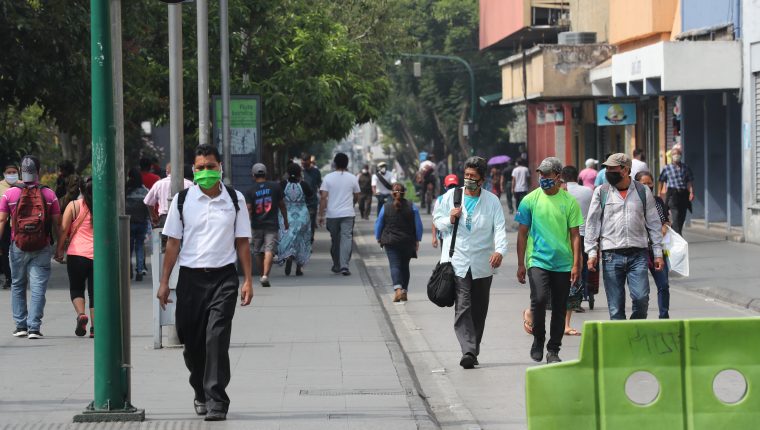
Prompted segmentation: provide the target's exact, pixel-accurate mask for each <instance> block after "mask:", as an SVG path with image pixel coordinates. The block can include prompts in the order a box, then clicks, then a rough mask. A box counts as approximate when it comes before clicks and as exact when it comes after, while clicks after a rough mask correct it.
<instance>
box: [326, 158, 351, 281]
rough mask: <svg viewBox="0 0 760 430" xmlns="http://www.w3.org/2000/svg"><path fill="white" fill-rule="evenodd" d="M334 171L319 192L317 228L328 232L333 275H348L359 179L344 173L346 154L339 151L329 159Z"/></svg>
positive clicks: (346, 160) (346, 165) (346, 166)
mask: <svg viewBox="0 0 760 430" xmlns="http://www.w3.org/2000/svg"><path fill="white" fill-rule="evenodd" d="M333 162H334V163H335V171H334V172H332V173H330V174H328V175H327V176H325V178H324V180H323V181H322V186H321V187H320V189H319V191H320V194H321V199H320V201H319V225H320V226H322V225H325V219H326V220H327V231H329V232H330V240H331V241H332V244H331V246H330V256H332V261H333V266H332V272H333V273H342V274H343V276H349V275H351V272H350V271H349V270H348V263H349V262H350V261H351V247H352V246H353V240H354V220H355V218H356V214H355V213H354V205H355V204H356V202H357V201H358V200H359V192H360V191H361V190H360V188H359V180H358V179H357V178H356V176H354V175H352V174H351V173H349V172H348V171H347V169H348V155H346V154H344V153H342V152H339V153H337V154H335V158H334V159H333Z"/></svg>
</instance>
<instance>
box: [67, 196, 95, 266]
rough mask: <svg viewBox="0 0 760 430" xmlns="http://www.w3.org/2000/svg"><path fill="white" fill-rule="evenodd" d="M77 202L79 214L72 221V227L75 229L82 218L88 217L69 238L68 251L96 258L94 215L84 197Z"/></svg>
mask: <svg viewBox="0 0 760 430" xmlns="http://www.w3.org/2000/svg"><path fill="white" fill-rule="evenodd" d="M76 202H77V203H78V204H77V206H79V215H78V216H77V217H76V218H75V219H74V220H72V221H71V228H72V229H74V228H75V227H76V226H77V225H78V224H79V222H80V218H82V217H86V218H85V219H84V221H82V224H80V225H79V227H78V228H77V231H76V232H74V237H72V238H71V239H70V240H69V248H68V250H67V251H66V253H67V254H68V255H78V256H80V257H85V258H89V259H90V260H93V259H94V258H95V252H94V246H95V245H94V244H93V230H92V215H91V212H90V209H89V208H88V207H87V205H86V204H84V200H83V199H79V200H76ZM75 204H76V203H75Z"/></svg>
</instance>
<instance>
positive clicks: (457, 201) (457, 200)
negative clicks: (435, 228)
mask: <svg viewBox="0 0 760 430" xmlns="http://www.w3.org/2000/svg"><path fill="white" fill-rule="evenodd" d="M460 206H462V189H461V188H456V189H454V207H455V208H458V207H460ZM457 230H459V218H457V220H456V221H454V231H453V232H452V233H451V246H450V247H449V258H451V257H453V256H454V246H455V245H456V243H457Z"/></svg>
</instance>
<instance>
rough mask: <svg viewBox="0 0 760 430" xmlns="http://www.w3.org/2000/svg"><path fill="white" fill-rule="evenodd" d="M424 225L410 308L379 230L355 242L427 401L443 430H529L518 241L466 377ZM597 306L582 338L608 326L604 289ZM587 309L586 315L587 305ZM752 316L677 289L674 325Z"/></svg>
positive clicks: (575, 340) (367, 227)
mask: <svg viewBox="0 0 760 430" xmlns="http://www.w3.org/2000/svg"><path fill="white" fill-rule="evenodd" d="M422 218H423V224H424V225H425V234H424V236H423V240H422V243H421V244H420V252H419V258H418V259H416V260H412V267H411V272H412V279H411V282H410V290H409V301H408V302H406V303H401V304H394V303H392V297H393V292H392V290H391V281H390V274H389V272H388V263H387V258H386V256H385V253H384V252H383V251H382V250H381V249H380V247H379V246H378V245H377V242H376V241H375V239H374V237H373V236H372V227H373V224H372V222H369V221H361V222H358V223H357V233H356V236H355V241H356V243H357V246H358V248H359V250H360V252H361V254H362V256H363V260H364V263H365V265H366V266H367V269H368V272H369V273H370V277H371V279H372V283H373V285H374V286H375V288H376V289H377V290H378V291H379V293H380V295H381V297H383V305H384V307H385V309H386V311H387V312H388V314H389V316H390V319H391V321H392V323H393V326H394V330H395V333H396V335H397V337H398V338H399V341H400V343H401V346H402V347H403V349H404V352H405V353H406V356H407V358H408V360H409V361H410V363H411V364H412V366H413V368H414V373H415V376H416V378H417V379H418V381H419V385H420V387H421V390H422V394H423V395H424V396H425V399H426V401H427V402H428V403H429V405H430V409H431V410H432V411H433V412H434V414H435V417H436V420H437V421H438V422H439V424H440V426H441V428H444V429H468V430H472V429H481V428H482V429H506V430H524V429H525V428H526V427H527V423H526V416H525V394H524V393H525V370H526V369H527V368H529V367H532V366H536V365H540V364H537V363H534V362H533V361H532V360H531V359H530V358H529V350H530V346H531V343H532V340H533V338H532V337H531V336H529V335H527V334H525V332H524V331H523V326H522V310H523V309H524V308H526V307H528V306H529V303H530V299H529V296H530V291H529V288H528V286H527V285H525V286H523V285H520V284H518V283H517V281H516V279H515V273H516V270H517V262H516V250H515V246H516V245H515V244H516V237H517V236H516V233H515V232H514V231H511V232H509V233H508V235H507V238H508V241H509V246H508V252H507V255H506V256H504V262H503V264H502V268H501V269H499V271H498V273H497V274H496V275H495V276H494V280H493V284H492V286H491V298H490V306H489V313H488V320H487V322H486V329H485V334H484V337H483V342H482V349H481V355H480V357H479V361H480V363H481V365H480V366H477V367H476V369H473V370H464V369H462V368H461V367H460V366H459V359H460V357H461V351H460V348H459V344H458V342H457V339H456V337H455V335H454V329H453V325H454V309H453V308H438V307H436V306H435V305H433V304H432V303H430V302H429V301H428V299H427V294H426V284H427V280H428V277H429V276H430V273H431V272H432V270H433V267H434V266H435V263H436V262H437V261H438V258H439V257H440V249H433V247H432V246H431V245H430V242H431V239H432V238H431V236H430V229H429V226H430V224H431V217H430V216H427V215H423V217H422ZM508 220H509V218H508ZM509 224H511V222H510V223H508V225H509ZM511 230H514V228H512V229H511ZM705 245H706V246H708V247H721V246H722V244H718V245H715V244H710V245H708V244H705ZM701 246H702V245H699V246H697V245H696V244H695V245H694V247H695V248H697V249H701ZM743 246H749V245H743ZM721 249H722V248H721ZM725 251H726V252H725V253H722V254H719V257H718V258H720V261H721V262H722V263H719V262H716V263H715V264H716V265H720V264H728V261H729V260H731V259H733V258H734V255H733V254H730V253H728V252H731V253H736V252H737V251H736V250H733V249H727V250H725ZM695 252H696V251H695ZM699 252H700V253H701V252H702V251H699ZM737 261H738V260H737ZM755 261H758V260H755ZM755 264H757V263H755ZM704 265H705V263H704V262H702V261H700V260H699V259H698V258H697V257H692V270H694V271H695V273H696V275H695V278H694V279H697V278H698V277H701V278H702V279H703V280H702V281H701V282H703V283H705V284H710V283H711V284H713V285H714V284H722V285H733V282H736V283H740V282H741V281H740V280H737V281H732V282H730V283H727V282H726V281H725V280H724V279H720V278H718V277H716V276H712V277H711V275H710V273H720V272H714V271H713V272H711V271H710V270H709V269H708V268H702V267H700V268H699V269H697V267H698V266H704ZM700 273H701V274H700ZM690 279H692V278H690ZM650 282H651V281H650ZM678 282H681V281H678ZM755 282H757V281H755ZM674 283H675V282H674ZM656 294H657V293H656V288H654V283H653V282H652V293H651V295H650V307H649V315H650V318H651V317H652V316H653V315H654V316H656V315H657V295H656ZM596 298H597V301H596V306H595V309H594V310H593V311H586V312H585V313H582V314H573V319H572V326H573V327H575V328H577V329H578V330H582V328H583V322H584V321H587V320H608V319H609V314H608V310H607V303H606V300H605V298H604V292H603V289H602V290H601V294H600V295H597V296H596ZM583 306H584V307H586V308H587V304H586V303H584V305H583ZM628 315H630V300H628ZM753 315H756V314H755V313H754V312H751V311H749V310H747V309H741V308H738V307H736V306H733V305H729V304H726V303H722V302H719V301H715V300H712V299H707V300H706V299H705V298H704V296H701V295H698V294H695V293H693V292H691V291H689V290H687V289H685V288H681V287H679V288H674V289H671V316H672V317H673V318H695V317H744V316H753ZM580 339H581V338H580V337H573V336H566V337H565V338H564V339H563V346H562V351H561V352H560V357H561V358H562V359H563V360H565V361H567V360H572V359H575V358H577V357H578V348H579V346H580ZM578 396H579V398H582V397H583V393H579V394H578ZM574 400H577V399H574Z"/></svg>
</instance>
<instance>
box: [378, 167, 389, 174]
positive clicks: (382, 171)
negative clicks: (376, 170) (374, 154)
mask: <svg viewBox="0 0 760 430" xmlns="http://www.w3.org/2000/svg"><path fill="white" fill-rule="evenodd" d="M387 171H388V169H386V168H385V167H381V168H380V173H382V174H383V175H384V174H385V172H387Z"/></svg>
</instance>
